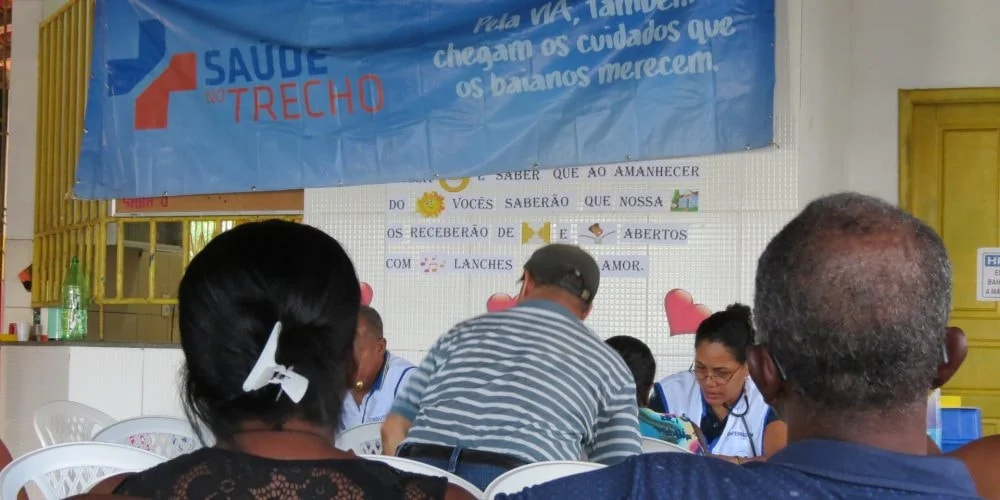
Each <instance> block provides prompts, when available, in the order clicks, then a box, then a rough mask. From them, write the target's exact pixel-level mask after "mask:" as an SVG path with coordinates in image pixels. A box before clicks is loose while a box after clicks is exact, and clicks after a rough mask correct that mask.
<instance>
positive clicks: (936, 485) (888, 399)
mask: <svg viewBox="0 0 1000 500" xmlns="http://www.w3.org/2000/svg"><path fill="white" fill-rule="evenodd" d="M950 309H951V265H950V264H949V262H948V255H947V253H946V252H945V248H944V244H943V243H942V242H941V238H940V237H938V235H937V234H936V233H935V232H934V230H933V229H931V228H930V227H928V226H927V225H926V224H924V223H923V222H920V221H919V220H917V219H916V218H914V217H913V216H911V215H909V214H907V213H905V212H903V211H902V210H899V209H898V208H896V207H894V206H892V205H889V204H887V203H885V202H882V201H880V200H877V199H874V198H871V197H867V196H862V195H858V194H852V193H844V194H838V195H833V196H829V197H825V198H820V199H818V200H816V201H813V202H812V203H810V204H809V205H808V206H807V207H806V208H805V210H804V211H803V212H802V213H801V214H799V215H798V216H797V217H795V219H793V220H792V221H791V222H789V223H788V225H786V226H785V228H784V229H782V230H781V231H780V232H779V233H778V234H777V236H775V237H774V239H772V240H771V242H770V243H769V244H768V245H767V248H766V249H765V250H764V253H763V255H761V257H760V261H759V262H758V266H757V277H756V286H755V293H754V313H755V315H756V317H755V319H756V321H755V323H756V325H757V328H758V331H757V334H758V335H757V339H758V343H757V344H756V345H753V346H751V347H750V348H749V349H748V355H747V360H748V366H749V369H750V375H751V376H752V377H753V380H754V382H755V383H756V384H757V387H758V388H759V389H760V391H761V394H763V395H764V398H765V399H766V400H767V401H768V403H770V404H771V405H772V406H774V408H775V409H776V410H777V411H778V412H779V413H780V414H781V416H782V417H783V418H784V419H785V422H786V423H787V424H788V441H789V444H788V446H787V447H785V449H783V450H781V451H779V452H778V453H776V454H774V455H773V456H771V457H770V458H769V459H768V460H767V461H766V462H751V463H749V464H746V465H735V464H731V463H728V462H725V461H722V460H709V459H706V458H704V457H698V456H692V455H688V454H683V453H654V454H647V455H641V456H638V457H633V458H629V459H628V460H626V461H625V462H623V463H622V464H619V465H614V466H611V467H607V468H604V469H601V470H598V471H594V472H588V473H585V474H578V475H575V476H572V477H568V478H565V479H559V480H555V481H551V482H549V483H546V484H542V485H539V486H536V487H533V488H528V489H527V490H525V491H523V492H521V493H520V494H515V495H510V496H508V497H507V498H512V499H525V500H533V499H550V498H586V499H588V500H601V499H615V500H619V499H623V498H637V499H638V498H641V499H650V500H657V499H673V498H677V499H688V498H788V499H790V498H800V499H834V498H838V499H841V498H927V499H930V498H935V499H943V498H979V496H978V495H977V494H976V485H975V483H973V480H972V478H971V477H970V475H969V471H968V470H967V469H966V467H965V465H964V464H963V463H962V462H961V461H960V460H956V459H954V458H948V457H941V456H928V454H927V448H928V447H927V394H928V392H929V391H931V390H932V389H933V388H936V387H939V386H941V385H942V384H944V383H945V382H947V381H948V379H950V378H951V376H952V375H953V374H954V373H955V371H956V370H957V369H958V368H959V366H960V365H961V364H962V361H964V359H965V356H966V354H967V347H966V344H965V338H964V334H963V333H962V332H961V331H960V330H957V329H948V328H947V323H946V322H947V320H948V315H949V313H950ZM671 471H678V473H676V474H672V473H670V472H671ZM665 474H666V475H665Z"/></svg>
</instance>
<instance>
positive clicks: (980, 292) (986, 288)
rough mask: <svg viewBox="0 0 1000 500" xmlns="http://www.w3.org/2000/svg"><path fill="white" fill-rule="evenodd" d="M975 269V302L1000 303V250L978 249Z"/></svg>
mask: <svg viewBox="0 0 1000 500" xmlns="http://www.w3.org/2000/svg"><path fill="white" fill-rule="evenodd" d="M976 269H977V276H976V300H979V301H982V302H997V301H1000V248H980V249H979V255H978V256H977V258H976Z"/></svg>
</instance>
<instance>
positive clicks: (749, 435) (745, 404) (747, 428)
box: [688, 363, 758, 457]
mask: <svg viewBox="0 0 1000 500" xmlns="http://www.w3.org/2000/svg"><path fill="white" fill-rule="evenodd" d="M688 371H690V372H692V373H693V372H694V363H692V364H691V368H688ZM742 399H743V412H742V413H736V408H733V407H730V406H729V405H728V404H724V405H723V406H724V407H725V408H726V410H728V411H729V415H730V416H733V417H736V418H738V419H740V422H742V423H743V430H745V431H746V432H747V440H749V441H750V452H751V453H753V456H755V457H756V456H758V455H757V445H756V444H754V439H753V432H751V431H750V424H748V423H747V419H746V416H747V413H748V412H749V411H750V397H749V396H747V384H746V382H744V383H743V397H742ZM737 406H739V405H737Z"/></svg>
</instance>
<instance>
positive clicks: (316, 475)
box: [115, 448, 448, 500]
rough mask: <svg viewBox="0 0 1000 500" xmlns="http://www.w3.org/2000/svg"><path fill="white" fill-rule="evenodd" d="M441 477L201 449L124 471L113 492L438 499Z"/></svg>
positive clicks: (229, 498) (272, 499)
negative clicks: (129, 473) (125, 474)
mask: <svg viewBox="0 0 1000 500" xmlns="http://www.w3.org/2000/svg"><path fill="white" fill-rule="evenodd" d="M447 487H448V481H447V479H444V478H437V477H430V476H422V475H419V474H411V473H408V472H401V471H398V470H396V469H394V468H392V467H389V466H388V465H386V464H383V463H380V462H373V461H370V460H363V459H353V460H351V459H345V460H275V459H269V458H262V457H257V456H253V455H247V454H245V453H239V452H235V451H229V450H223V449H219V448H203V449H200V450H198V451H195V452H193V453H190V454H188V455H183V456H180V457H177V458H175V459H173V460H170V461H169V462H166V463H163V464H161V465H159V466H157V467H154V468H152V469H149V470H146V471H143V472H140V473H138V474H135V475H132V476H129V477H128V478H127V479H125V480H124V481H123V482H122V483H121V485H119V486H118V488H117V489H116V490H115V494H118V495H130V496H136V497H141V498H153V499H188V498H197V499H202V498H205V499H219V500H223V499H225V500H243V499H247V500H250V499H253V500H258V499H267V500H279V499H280V500H297V499H303V500H305V499H327V498H329V499H337V500H348V499H349V500H363V499H378V500H383V499H384V500H391V499H400V500H404V499H405V500H436V499H443V498H444V494H445V490H446V489H447Z"/></svg>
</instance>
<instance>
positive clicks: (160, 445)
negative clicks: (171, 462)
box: [94, 417, 201, 459]
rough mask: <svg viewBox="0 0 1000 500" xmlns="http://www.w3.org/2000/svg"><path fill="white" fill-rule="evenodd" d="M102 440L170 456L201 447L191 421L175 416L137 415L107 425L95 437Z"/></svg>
mask: <svg viewBox="0 0 1000 500" xmlns="http://www.w3.org/2000/svg"><path fill="white" fill-rule="evenodd" d="M94 441H97V442H99V443H113V444H120V445H124V446H131V447H132V448H139V449H140V450H146V451H149V452H152V453H156V454H157V455H160V456H162V457H166V458H168V459H170V458H174V457H178V456H180V455H184V454H186V453H191V452H192V451H195V450H197V449H199V448H201V441H199V440H198V436H197V435H196V434H195V432H194V429H192V428H191V424H190V423H188V421H187V420H182V419H179V418H174V417H135V418H129V419H126V420H122V421H121V422H117V423H114V424H111V425H109V426H107V427H105V428H104V429H103V430H101V431H100V432H98V433H97V435H95V436H94Z"/></svg>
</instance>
